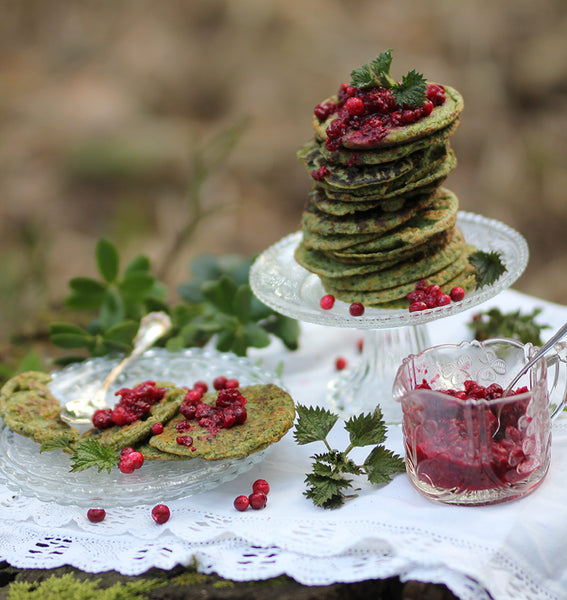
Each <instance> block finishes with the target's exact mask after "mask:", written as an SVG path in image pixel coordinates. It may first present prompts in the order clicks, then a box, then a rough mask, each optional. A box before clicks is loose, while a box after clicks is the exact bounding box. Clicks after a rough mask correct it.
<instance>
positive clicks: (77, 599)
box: [7, 573, 163, 600]
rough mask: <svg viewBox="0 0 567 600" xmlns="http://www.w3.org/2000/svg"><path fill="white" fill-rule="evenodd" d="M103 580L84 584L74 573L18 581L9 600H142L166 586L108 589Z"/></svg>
mask: <svg viewBox="0 0 567 600" xmlns="http://www.w3.org/2000/svg"><path fill="white" fill-rule="evenodd" d="M99 582H100V580H98V579H96V580H83V581H81V580H80V579H78V578H77V577H75V576H74V575H73V574H72V573H65V574H64V575H61V576H57V575H51V576H50V577H48V578H47V579H45V580H44V581H39V582H30V581H15V582H13V583H12V584H10V588H9V591H8V595H7V599H8V600H137V599H139V600H142V598H147V594H148V592H150V591H151V590H153V589H155V588H156V587H158V586H160V585H163V583H162V582H159V581H150V580H146V579H141V580H137V581H128V582H125V583H122V582H118V583H116V584H114V585H112V586H110V587H108V588H102V587H100V586H99Z"/></svg>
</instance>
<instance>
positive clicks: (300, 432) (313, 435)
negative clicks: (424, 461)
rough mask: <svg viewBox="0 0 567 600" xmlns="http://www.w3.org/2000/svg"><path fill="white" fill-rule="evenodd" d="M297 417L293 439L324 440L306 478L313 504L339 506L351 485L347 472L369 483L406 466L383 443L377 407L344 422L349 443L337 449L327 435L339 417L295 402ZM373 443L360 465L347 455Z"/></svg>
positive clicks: (307, 493) (383, 431)
mask: <svg viewBox="0 0 567 600" xmlns="http://www.w3.org/2000/svg"><path fill="white" fill-rule="evenodd" d="M296 408H297V414H298V417H299V418H298V420H297V424H296V426H295V430H294V438H295V441H296V442H297V443H298V444H300V445H302V444H310V443H312V442H323V443H324V444H325V446H326V448H327V452H325V453H323V454H315V455H314V456H312V457H311V458H313V459H314V462H313V471H312V472H311V473H309V474H308V475H307V477H306V478H305V483H306V484H307V490H306V491H305V492H304V495H305V496H306V497H307V498H311V500H313V503H314V504H315V506H320V507H322V508H338V507H339V506H342V505H343V504H344V502H345V500H346V498H347V495H346V494H345V491H346V490H348V489H349V488H351V487H352V478H350V477H349V475H366V477H367V479H368V481H369V482H370V483H374V484H378V483H387V482H389V481H390V480H391V478H392V475H393V474H395V473H399V472H401V471H403V470H404V469H405V467H404V460H403V459H402V458H400V457H399V456H398V455H396V454H395V453H393V452H391V451H390V450H388V449H387V448H385V447H384V446H383V442H384V440H385V439H386V426H385V424H384V420H383V418H382V411H381V410H380V407H377V408H376V410H375V411H374V412H373V413H370V414H362V415H358V416H354V417H351V418H350V419H348V420H347V421H346V422H345V429H346V430H347V432H348V434H349V441H350V443H349V445H348V446H347V448H346V449H345V450H344V451H343V452H340V451H339V450H335V449H333V448H331V446H330V445H329V443H328V442H327V436H328V435H329V433H330V431H331V430H332V429H333V427H334V426H335V424H336V422H337V420H338V416H337V415H335V414H333V413H332V412H330V411H328V410H326V409H324V408H320V407H311V408H310V407H305V406H302V405H298V406H297V407H296ZM369 445H373V446H374V448H373V449H372V451H371V452H370V454H368V456H367V457H366V459H365V460H364V462H363V463H362V465H358V464H356V463H355V462H354V461H353V460H352V459H350V458H349V457H348V454H349V452H350V451H351V450H352V449H353V448H356V447H362V446H369Z"/></svg>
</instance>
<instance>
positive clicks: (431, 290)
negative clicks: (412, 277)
mask: <svg viewBox="0 0 567 600" xmlns="http://www.w3.org/2000/svg"><path fill="white" fill-rule="evenodd" d="M440 291H441V288H440V287H439V286H438V285H437V284H436V283H432V284H431V285H428V286H427V287H426V288H425V293H426V294H431V295H437V294H439V292H440Z"/></svg>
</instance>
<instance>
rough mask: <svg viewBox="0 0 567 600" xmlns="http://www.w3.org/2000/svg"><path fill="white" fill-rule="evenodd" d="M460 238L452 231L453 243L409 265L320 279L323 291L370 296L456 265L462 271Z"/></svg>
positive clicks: (461, 239) (462, 248)
mask: <svg viewBox="0 0 567 600" xmlns="http://www.w3.org/2000/svg"><path fill="white" fill-rule="evenodd" d="M464 251H465V239H464V236H463V234H462V233H461V232H460V230H458V229H457V228H455V230H454V235H453V236H452V239H451V240H450V241H449V243H447V245H446V246H444V247H443V248H440V249H438V250H436V251H432V252H430V253H427V254H425V255H424V256H421V257H412V260H411V261H404V262H401V263H397V264H396V265H394V266H392V267H388V268H385V269H380V270H376V271H372V272H370V273H365V274H362V275H351V276H343V277H326V276H321V282H322V283H323V287H326V288H327V287H328V288H331V287H332V288H333V289H334V290H339V289H340V290H348V291H361V292H371V291H378V290H384V289H388V288H392V287H396V286H399V285H403V284H405V283H408V282H411V281H418V280H419V279H424V278H427V277H428V276H429V275H431V273H437V272H438V271H440V270H441V269H444V268H445V267H448V266H449V265H451V264H452V265H456V264H457V263H458V261H461V262H462V263H463V266H462V268H464V267H465V260H466V256H467V255H466V254H465V253H464Z"/></svg>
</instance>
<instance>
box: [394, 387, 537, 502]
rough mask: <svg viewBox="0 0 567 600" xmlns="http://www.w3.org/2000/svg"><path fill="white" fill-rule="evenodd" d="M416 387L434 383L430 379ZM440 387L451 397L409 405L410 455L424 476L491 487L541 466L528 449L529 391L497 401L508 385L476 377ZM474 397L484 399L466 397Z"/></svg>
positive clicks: (464, 487) (444, 483)
mask: <svg viewBox="0 0 567 600" xmlns="http://www.w3.org/2000/svg"><path fill="white" fill-rule="evenodd" d="M416 389H423V390H430V389H432V388H431V386H430V385H429V383H428V382H427V381H425V380H424V381H423V382H422V383H421V384H419V385H417V386H416ZM435 391H436V392H441V393H442V394H447V395H448V396H451V398H447V400H446V401H444V400H442V399H441V398H440V397H439V398H436V399H435V402H423V403H420V402H419V401H417V402H416V403H413V404H408V405H407V406H406V405H403V406H404V416H403V427H404V436H405V438H406V450H407V457H408V460H410V461H411V462H413V463H415V464H412V468H413V470H414V471H415V472H416V473H417V477H418V479H419V480H420V481H423V482H424V483H426V484H427V485H431V486H433V487H434V488H442V489H444V490H451V491H458V492H459V493H460V492H467V491H480V490H489V489H495V488H501V487H505V486H507V485H510V484H513V483H516V482H518V481H521V480H523V479H525V478H527V477H528V476H529V475H530V473H531V472H532V471H533V470H534V469H536V468H537V467H538V466H539V464H537V461H534V460H533V458H532V457H531V456H529V455H526V454H525V453H524V449H525V446H524V444H523V442H524V439H525V436H526V434H525V423H527V422H529V421H530V420H531V417H530V416H529V415H528V414H526V409H527V405H528V402H529V396H526V397H525V398H522V399H515V400H514V401H511V402H507V403H501V402H495V403H492V404H491V402H490V400H498V399H499V398H502V394H503V390H502V387H501V386H500V385H498V384H491V385H489V386H487V387H484V386H482V385H479V384H478V383H476V382H474V381H465V383H464V389H463V390H435ZM527 391H528V389H527V388H526V387H522V388H518V389H517V390H516V391H514V392H512V393H511V394H509V396H510V397H513V396H516V395H518V394H524V393H525V392H527ZM455 399H457V401H455ZM470 399H475V400H479V402H478V403H477V402H474V401H473V402H465V401H466V400H470ZM459 400H463V402H462V403H461V402H459ZM520 420H522V421H523V425H522V423H520Z"/></svg>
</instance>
